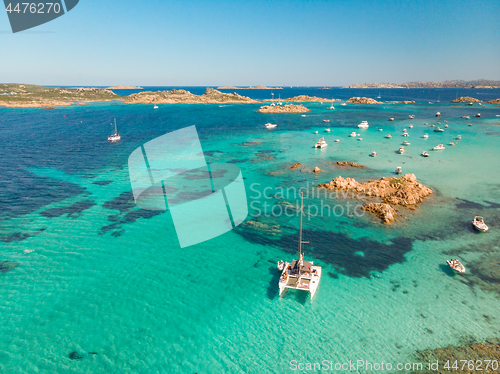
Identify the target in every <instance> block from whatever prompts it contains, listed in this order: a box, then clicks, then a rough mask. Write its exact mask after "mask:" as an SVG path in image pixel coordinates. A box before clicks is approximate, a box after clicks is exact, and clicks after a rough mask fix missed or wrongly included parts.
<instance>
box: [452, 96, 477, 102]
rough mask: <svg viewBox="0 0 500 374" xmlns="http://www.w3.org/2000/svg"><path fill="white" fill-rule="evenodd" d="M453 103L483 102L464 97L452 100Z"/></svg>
mask: <svg viewBox="0 0 500 374" xmlns="http://www.w3.org/2000/svg"><path fill="white" fill-rule="evenodd" d="M451 102H452V103H482V101H481V100H478V99H476V98H474V97H470V96H462V97H459V98H457V99H455V100H452V101H451Z"/></svg>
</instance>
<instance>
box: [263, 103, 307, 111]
mask: <svg viewBox="0 0 500 374" xmlns="http://www.w3.org/2000/svg"><path fill="white" fill-rule="evenodd" d="M306 112H310V110H309V109H307V108H306V107H305V106H303V105H296V104H287V105H283V106H281V105H275V106H271V105H264V106H261V107H260V109H259V110H257V113H306Z"/></svg>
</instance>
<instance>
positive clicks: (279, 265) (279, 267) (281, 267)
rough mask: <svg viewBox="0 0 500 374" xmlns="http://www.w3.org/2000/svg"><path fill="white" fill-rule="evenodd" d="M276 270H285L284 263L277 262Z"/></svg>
mask: <svg viewBox="0 0 500 374" xmlns="http://www.w3.org/2000/svg"><path fill="white" fill-rule="evenodd" d="M277 268H278V270H279V271H283V269H284V268H285V261H278V265H277Z"/></svg>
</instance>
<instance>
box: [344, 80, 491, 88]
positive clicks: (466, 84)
mask: <svg viewBox="0 0 500 374" xmlns="http://www.w3.org/2000/svg"><path fill="white" fill-rule="evenodd" d="M343 88H500V81H493V80H488V79H478V80H474V81H464V80H461V79H458V80H453V81H444V82H406V83H363V84H353V85H350V86H345V87H343Z"/></svg>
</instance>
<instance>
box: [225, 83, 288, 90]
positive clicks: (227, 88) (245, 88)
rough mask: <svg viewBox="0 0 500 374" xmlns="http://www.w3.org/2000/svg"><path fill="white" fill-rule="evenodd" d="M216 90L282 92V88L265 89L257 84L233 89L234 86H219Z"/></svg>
mask: <svg viewBox="0 0 500 374" xmlns="http://www.w3.org/2000/svg"><path fill="white" fill-rule="evenodd" d="M217 89H218V90H282V89H283V87H266V86H263V85H261V84H258V85H257V86H255V87H251V86H250V87H235V86H221V87H217Z"/></svg>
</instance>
